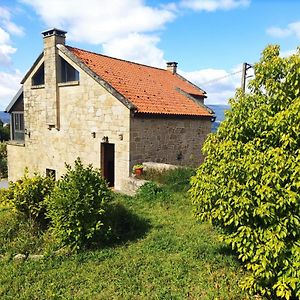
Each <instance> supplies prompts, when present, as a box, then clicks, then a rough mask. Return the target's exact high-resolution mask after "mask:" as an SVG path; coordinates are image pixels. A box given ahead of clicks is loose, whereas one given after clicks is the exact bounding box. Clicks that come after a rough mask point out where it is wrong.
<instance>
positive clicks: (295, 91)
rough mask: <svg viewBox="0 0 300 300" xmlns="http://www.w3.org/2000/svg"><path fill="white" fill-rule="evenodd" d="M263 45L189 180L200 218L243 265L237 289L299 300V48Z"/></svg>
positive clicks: (210, 137) (272, 296) (207, 142)
mask: <svg viewBox="0 0 300 300" xmlns="http://www.w3.org/2000/svg"><path fill="white" fill-rule="evenodd" d="M279 52H280V48H279V46H268V47H267V48H266V49H265V50H264V51H263V53H262V57H261V60H260V61H259V62H258V63H257V64H255V66H254V70H255V78H254V79H253V80H252V81H251V82H250V83H249V86H248V88H249V93H246V94H245V95H243V94H242V93H241V91H239V90H238V91H237V93H236V96H235V98H234V99H231V100H230V104H231V110H230V111H228V112H227V113H226V119H225V121H224V122H223V123H222V124H221V126H220V128H219V130H218V131H217V133H215V134H212V135H210V136H209V138H208V139H207V141H206V143H205V145H204V148H203V151H204V153H205V154H206V159H205V162H204V163H203V164H202V165H201V166H200V167H199V169H198V170H197V174H196V176H194V177H193V178H192V180H191V184H192V187H191V190H190V194H191V197H192V201H193V203H194V207H195V215H196V217H197V218H198V219H199V220H209V221H211V222H212V223H213V224H214V225H216V226H220V227H222V228H223V229H224V239H225V241H226V242H227V243H228V244H229V245H231V247H232V248H233V249H234V250H235V251H236V252H237V253H238V257H239V258H240V259H241V260H242V261H243V262H244V263H245V266H246V268H247V270H248V271H249V272H248V275H247V276H246V277H245V278H244V280H243V282H242V286H243V287H244V288H246V289H248V290H249V291H250V292H251V293H260V294H262V295H265V296H267V297H269V298H271V299H275V298H284V299H299V298H300V50H299V49H298V51H297V53H296V54H295V55H292V56H290V57H280V56H279Z"/></svg>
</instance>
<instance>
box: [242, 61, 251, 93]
mask: <svg viewBox="0 0 300 300" xmlns="http://www.w3.org/2000/svg"><path fill="white" fill-rule="evenodd" d="M250 68H252V66H251V65H250V64H248V63H246V62H245V63H243V71H242V83H241V88H242V93H243V95H244V94H245V89H246V79H247V71H248V70H249V69H250Z"/></svg>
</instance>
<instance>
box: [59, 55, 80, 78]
mask: <svg viewBox="0 0 300 300" xmlns="http://www.w3.org/2000/svg"><path fill="white" fill-rule="evenodd" d="M78 81H79V71H78V70H76V69H75V68H74V67H73V66H72V65H70V64H69V63H68V62H67V61H66V60H65V59H63V58H62V57H60V81H59V83H68V82H78Z"/></svg>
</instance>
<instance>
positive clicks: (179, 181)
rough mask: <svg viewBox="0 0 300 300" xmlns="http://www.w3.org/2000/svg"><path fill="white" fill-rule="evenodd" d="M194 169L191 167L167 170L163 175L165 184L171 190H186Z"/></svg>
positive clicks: (194, 171)
mask: <svg viewBox="0 0 300 300" xmlns="http://www.w3.org/2000/svg"><path fill="white" fill-rule="evenodd" d="M195 173H196V170H195V169H193V168H177V169H174V170H169V171H168V172H166V175H165V184H166V185H167V186H168V188H169V189H170V190H171V191H173V192H180V191H184V192H186V191H187V190H188V189H189V187H190V180H191V177H192V176H194V175H195Z"/></svg>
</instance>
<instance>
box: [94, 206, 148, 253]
mask: <svg viewBox="0 0 300 300" xmlns="http://www.w3.org/2000/svg"><path fill="white" fill-rule="evenodd" d="M104 223H105V224H107V226H108V227H109V230H108V234H107V235H106V236H105V237H103V236H101V237H99V240H95V241H94V242H93V243H92V244H91V245H90V247H88V248H90V249H93V250H96V249H100V248H102V249H103V248H107V247H115V246H118V245H122V244H125V243H127V242H133V241H135V240H137V239H140V238H142V237H143V236H145V235H146V234H147V232H148V231H149V230H150V228H151V224H150V221H149V220H147V219H145V218H143V217H141V216H139V215H137V214H135V213H134V212H132V211H131V210H129V209H128V208H126V207H125V206H124V205H123V204H121V203H113V204H112V205H111V206H110V208H109V210H108V213H107V214H106V217H105V221H104Z"/></svg>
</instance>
